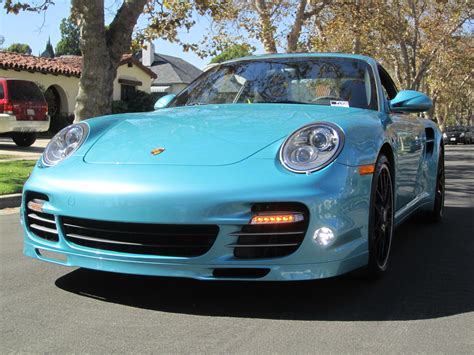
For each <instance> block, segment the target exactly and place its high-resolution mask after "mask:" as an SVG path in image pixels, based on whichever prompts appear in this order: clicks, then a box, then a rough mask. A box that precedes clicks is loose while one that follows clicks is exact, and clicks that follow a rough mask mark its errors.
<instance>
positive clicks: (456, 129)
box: [446, 126, 466, 132]
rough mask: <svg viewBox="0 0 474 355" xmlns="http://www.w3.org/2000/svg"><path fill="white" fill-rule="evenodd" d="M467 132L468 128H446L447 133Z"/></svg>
mask: <svg viewBox="0 0 474 355" xmlns="http://www.w3.org/2000/svg"><path fill="white" fill-rule="evenodd" d="M465 130H466V128H465V127H463V126H451V127H446V132H456V131H461V132H464V131H465Z"/></svg>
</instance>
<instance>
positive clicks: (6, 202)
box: [0, 194, 21, 210]
mask: <svg viewBox="0 0 474 355" xmlns="http://www.w3.org/2000/svg"><path fill="white" fill-rule="evenodd" d="M20 205H21V194H11V195H3V196H0V210H1V209H4V208H13V207H20Z"/></svg>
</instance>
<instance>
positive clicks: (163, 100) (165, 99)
mask: <svg viewBox="0 0 474 355" xmlns="http://www.w3.org/2000/svg"><path fill="white" fill-rule="evenodd" d="M175 97H176V95H175V94H169V95H165V96H162V97H160V98H159V99H158V100H157V101H156V102H155V106H154V109H155V110H159V109H162V108H166V107H167V106H168V105H169V104H170V102H171V101H173V99H174V98H175Z"/></svg>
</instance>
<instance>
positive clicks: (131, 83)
mask: <svg viewBox="0 0 474 355" xmlns="http://www.w3.org/2000/svg"><path fill="white" fill-rule="evenodd" d="M118 82H119V84H120V99H121V100H128V99H129V98H130V97H133V95H134V94H135V92H136V91H137V86H142V85H143V83H142V82H141V81H138V80H132V79H125V78H120V79H119V80H118Z"/></svg>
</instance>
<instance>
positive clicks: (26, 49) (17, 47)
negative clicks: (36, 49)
mask: <svg viewBox="0 0 474 355" xmlns="http://www.w3.org/2000/svg"><path fill="white" fill-rule="evenodd" d="M5 50H6V51H7V52H15V53H21V54H31V52H32V50H31V47H30V46H29V45H27V44H24V43H13V44H11V45H10V46H9V47H8V48H7V49H5Z"/></svg>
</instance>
